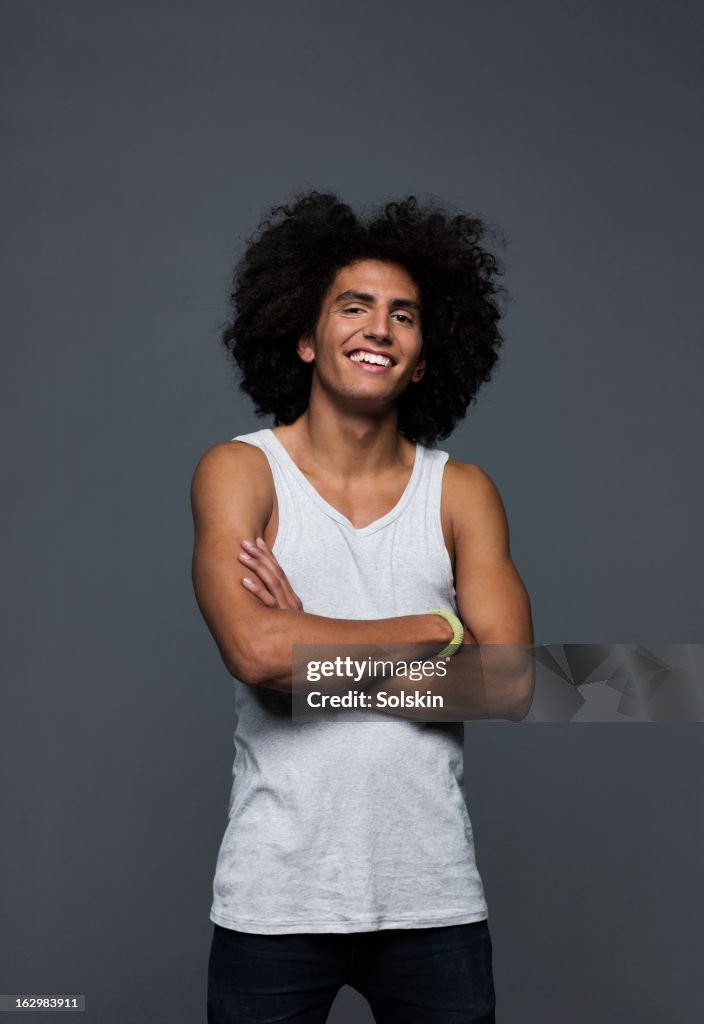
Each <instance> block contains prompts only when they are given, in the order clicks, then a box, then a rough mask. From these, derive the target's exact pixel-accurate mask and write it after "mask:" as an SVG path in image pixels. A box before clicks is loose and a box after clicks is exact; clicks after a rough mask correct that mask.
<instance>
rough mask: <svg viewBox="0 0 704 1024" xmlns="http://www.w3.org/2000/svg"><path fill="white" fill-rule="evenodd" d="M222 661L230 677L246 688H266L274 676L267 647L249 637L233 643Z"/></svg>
mask: <svg viewBox="0 0 704 1024" xmlns="http://www.w3.org/2000/svg"><path fill="white" fill-rule="evenodd" d="M223 660H224V662H225V665H226V666H227V670H228V672H229V673H230V675H231V676H234V678H235V679H239V681H240V682H241V683H244V684H245V685H246V686H266V685H267V684H268V683H269V682H270V680H271V679H272V676H273V674H274V673H273V667H272V665H271V657H270V651H269V650H268V648H267V646H266V645H265V644H262V643H260V642H257V641H256V640H253V639H252V638H251V637H247V638H242V639H241V640H240V641H239V642H235V643H233V645H232V647H231V649H230V650H229V651H228V652H227V654H226V655H223Z"/></svg>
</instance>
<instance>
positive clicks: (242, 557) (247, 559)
mask: <svg viewBox="0 0 704 1024" xmlns="http://www.w3.org/2000/svg"><path fill="white" fill-rule="evenodd" d="M237 557H238V558H239V559H240V561H242V562H251V561H252V556H251V555H247V554H245V553H244V551H240V553H239V555H238V556H237Z"/></svg>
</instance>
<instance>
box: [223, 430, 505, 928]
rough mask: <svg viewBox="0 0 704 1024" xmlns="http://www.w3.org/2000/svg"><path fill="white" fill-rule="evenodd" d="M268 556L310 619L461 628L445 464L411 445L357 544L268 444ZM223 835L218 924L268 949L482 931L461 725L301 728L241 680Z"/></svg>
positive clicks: (259, 439)
mask: <svg viewBox="0 0 704 1024" xmlns="http://www.w3.org/2000/svg"><path fill="white" fill-rule="evenodd" d="M233 440H236V441H244V442H246V443H247V444H252V445H255V446H256V447H258V448H261V449H262V450H263V451H264V453H265V454H266V457H267V459H268V461H269V465H270V466H271V471H272V475H273V479H274V486H275V488H276V498H277V503H278V514H279V526H278V533H277V536H276V541H275V543H274V546H273V553H274V555H275V556H276V558H277V559H278V560H279V562H280V564H281V566H282V568H283V569H284V571H285V572H286V574H287V576H288V578H289V580H290V582H291V586H292V587H293V589H294V590H295V592H296V593H297V594H298V596H299V597H300V599H301V601H302V602H303V607H304V610H305V611H306V612H311V613H313V614H317V615H324V616H327V617H330V618H340V619H361V618H365V619H370V618H377V617H378V618H389V617H391V616H395V615H416V614H421V613H424V612H427V611H428V609H430V608H447V609H448V610H449V611H453V612H456V611H457V608H456V604H455V589H454V584H453V579H452V569H451V565H450V559H449V555H448V553H447V549H446V548H445V543H444V539H443V534H442V527H441V519H440V498H441V490H442V475H443V469H444V466H445V462H446V461H447V458H448V455H447V452H441V451H437V450H435V449H430V448H425V447H423V446H422V445H416V457H415V464H414V468H413V472H412V474H411V478H410V480H409V482H408V485H407V487H406V489H405V491H404V493H403V495H402V496H401V498H400V500H399V501H398V503H397V504H396V505H395V506H394V508H392V509H391V511H390V512H388V513H387V514H386V515H384V516H382V517H381V518H380V519H377V520H376V521H375V522H373V523H370V524H369V525H368V526H364V527H362V528H361V529H358V528H356V527H355V526H353V525H352V523H351V522H350V521H349V520H348V519H347V518H346V517H345V516H344V515H342V513H341V512H339V511H338V510H337V509H335V508H333V506H332V505H330V504H329V503H328V502H327V501H326V500H325V499H324V498H323V497H322V496H321V495H320V494H319V493H318V492H317V491H316V490H315V488H314V487H313V486H312V484H311V483H310V482H309V481H308V479H307V478H306V477H305V476H304V475H303V473H302V472H301V471H300V470H299V469H298V467H297V466H296V464H295V463H294V461H293V460H292V459H291V457H290V455H289V454H288V453H287V451H286V449H285V448H284V447H283V445H282V444H281V442H280V441H279V440H278V438H277V437H276V435H275V434H274V433H273V431H271V430H269V429H265V430H258V431H255V432H253V433H251V434H243V435H240V436H238V437H236V438H233ZM234 688H235V710H236V716H237V718H236V726H235V734H234V745H235V760H234V766H233V785H232V794H231V797H230V805H229V809H228V821H227V828H226V831H225V835H224V838H223V840H222V844H221V846H220V851H219V854H218V859H217V866H216V869H215V879H214V882H213V897H214V898H213V904H212V908H211V912H210V918H211V920H212V921H214V922H215V923H216V924H219V925H222V926H223V927H225V928H234V929H236V930H238V931H244V932H255V933H259V934H285V933H295V932H363V931H377V930H379V929H382V928H423V927H431V926H438V925H453V924H464V923H468V922H472V921H480V920H483V919H484V918H486V917H487V905H486V901H485V898H484V891H483V886H482V881H481V878H480V875H479V872H478V870H477V866H476V863H475V857H474V842H473V835H472V826H471V823H470V819H469V814H468V812H467V807H466V804H465V800H464V794H463V789H462V785H463V736H464V725H463V723H462V722H449V723H448V722H428V723H423V722H416V721H411V720H409V719H403V718H394V717H392V716H386V720H385V721H384V722H383V723H379V722H365V721H359V720H357V721H349V720H348V721H345V720H344V717H342V718H341V719H338V720H332V719H318V720H316V721H293V720H292V717H291V710H290V697H289V696H288V695H287V694H282V693H281V692H277V691H274V690H269V689H266V688H255V687H251V686H247V685H246V684H244V683H242V682H241V681H240V680H238V679H235V680H234Z"/></svg>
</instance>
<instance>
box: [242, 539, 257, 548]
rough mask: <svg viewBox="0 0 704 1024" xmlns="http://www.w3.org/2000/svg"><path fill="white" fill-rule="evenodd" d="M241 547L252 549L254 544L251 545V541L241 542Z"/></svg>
mask: <svg viewBox="0 0 704 1024" xmlns="http://www.w3.org/2000/svg"><path fill="white" fill-rule="evenodd" d="M242 547H243V548H253V547H254V544H252V542H251V540H243V541H242Z"/></svg>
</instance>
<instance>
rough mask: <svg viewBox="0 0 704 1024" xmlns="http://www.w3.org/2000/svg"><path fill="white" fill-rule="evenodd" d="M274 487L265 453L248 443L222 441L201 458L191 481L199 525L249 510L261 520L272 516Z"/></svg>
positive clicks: (195, 516)
mask: <svg viewBox="0 0 704 1024" xmlns="http://www.w3.org/2000/svg"><path fill="white" fill-rule="evenodd" d="M273 500H274V483H273V479H272V476H271V469H270V467H269V462H268V459H267V457H266V455H265V454H264V452H263V451H262V450H261V449H260V448H257V447H255V446H254V445H251V444H246V443H245V442H244V441H222V442H220V443H218V444H215V445H213V446H212V447H211V448H208V450H207V451H206V452H205V453H204V454H203V455H202V456H201V457H200V459H199V461H198V464H197V465H196V468H195V470H194V472H193V479H192V480H191V504H192V507H193V515H194V518H195V519H196V522H197V521H198V520H199V519H203V518H209V517H210V515H211V514H212V515H220V514H223V513H225V512H226V510H230V511H232V512H233V513H234V512H236V511H240V512H241V511H242V510H243V508H245V507H246V508H248V509H249V510H250V511H251V513H252V514H253V515H254V516H255V517H256V518H257V519H259V518H261V517H262V516H266V518H268V516H269V515H270V514H271V509H272V505H273Z"/></svg>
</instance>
